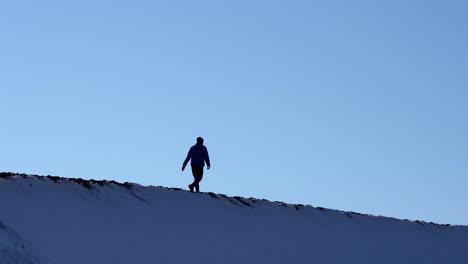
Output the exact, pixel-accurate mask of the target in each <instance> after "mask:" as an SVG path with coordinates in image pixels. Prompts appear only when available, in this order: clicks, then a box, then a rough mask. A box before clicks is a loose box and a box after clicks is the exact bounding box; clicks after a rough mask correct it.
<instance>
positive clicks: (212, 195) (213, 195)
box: [208, 192, 218, 199]
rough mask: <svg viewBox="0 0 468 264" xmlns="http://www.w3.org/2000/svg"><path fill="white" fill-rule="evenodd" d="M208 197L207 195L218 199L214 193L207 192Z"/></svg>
mask: <svg viewBox="0 0 468 264" xmlns="http://www.w3.org/2000/svg"><path fill="white" fill-rule="evenodd" d="M208 195H209V196H210V197H211V198H215V199H218V196H216V194H215V193H212V192H208Z"/></svg>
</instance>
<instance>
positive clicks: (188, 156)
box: [182, 148, 192, 171]
mask: <svg viewBox="0 0 468 264" xmlns="http://www.w3.org/2000/svg"><path fill="white" fill-rule="evenodd" d="M191 158H192V148H190V150H189V152H188V153H187V158H185V160H184V164H183V165H182V171H184V170H185V166H187V163H188V162H189V160H190V159H191Z"/></svg>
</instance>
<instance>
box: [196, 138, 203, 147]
mask: <svg viewBox="0 0 468 264" xmlns="http://www.w3.org/2000/svg"><path fill="white" fill-rule="evenodd" d="M197 144H200V145H203V138H202V137H198V138H197Z"/></svg>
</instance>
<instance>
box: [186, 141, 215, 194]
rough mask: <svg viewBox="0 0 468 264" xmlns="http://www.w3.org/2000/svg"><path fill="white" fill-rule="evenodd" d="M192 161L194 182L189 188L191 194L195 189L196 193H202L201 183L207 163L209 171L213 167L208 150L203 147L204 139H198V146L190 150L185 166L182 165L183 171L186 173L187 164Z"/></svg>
mask: <svg viewBox="0 0 468 264" xmlns="http://www.w3.org/2000/svg"><path fill="white" fill-rule="evenodd" d="M190 159H191V160H192V162H191V163H190V164H191V165H192V174H193V178H194V181H193V183H192V184H190V185H189V186H188V187H189V189H190V191H191V192H193V189H194V188H195V191H196V192H200V186H199V183H200V181H201V180H202V178H203V167H205V162H206V166H207V169H210V165H211V164H210V157H209V156H208V150H207V149H206V147H205V146H203V138H201V137H198V138H197V144H195V145H193V146H192V147H191V148H190V150H189V152H188V154H187V158H186V159H185V161H184V164H183V165H182V171H184V169H185V166H187V163H188V162H189V160H190Z"/></svg>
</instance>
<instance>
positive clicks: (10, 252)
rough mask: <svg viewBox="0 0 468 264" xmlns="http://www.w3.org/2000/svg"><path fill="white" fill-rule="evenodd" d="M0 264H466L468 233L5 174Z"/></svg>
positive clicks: (216, 197)
mask: <svg viewBox="0 0 468 264" xmlns="http://www.w3.org/2000/svg"><path fill="white" fill-rule="evenodd" d="M0 199H1V200H0V201H1V202H0V263H2V264H10V263H11V264H12V263H16V264H26V263H31V264H55V263H67V264H83V263H87V264H102V263H113V264H128V263H226V264H230V263H233V264H234V263H236V264H237V263H269V264H272V263H282V264H283V263H322V264H327V263H348V264H353V263H356V264H366V263H369V264H370V263H372V264H374V263H380V264H386V263H388V264H394V263H399V264H404V263H412V264H413V263H425V264H430V263H450V264H452V263H453V264H455V263H460V264H466V263H468V227H466V226H450V225H438V224H434V223H426V222H421V221H409V220H399V219H394V218H388V217H380V216H371V215H363V214H358V213H354V212H343V211H337V210H330V209H325V208H320V207H312V206H309V205H306V206H304V205H291V204H285V203H281V202H270V201H266V200H259V199H254V198H248V199H246V198H242V197H227V196H225V195H221V194H214V193H199V194H197V193H190V192H187V191H182V190H180V189H169V188H163V187H153V186H151V187H144V186H141V185H138V184H131V183H124V184H122V183H117V182H114V181H94V180H91V181H85V180H81V179H67V178H60V177H52V176H48V177H42V176H33V175H24V174H12V173H0Z"/></svg>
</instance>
